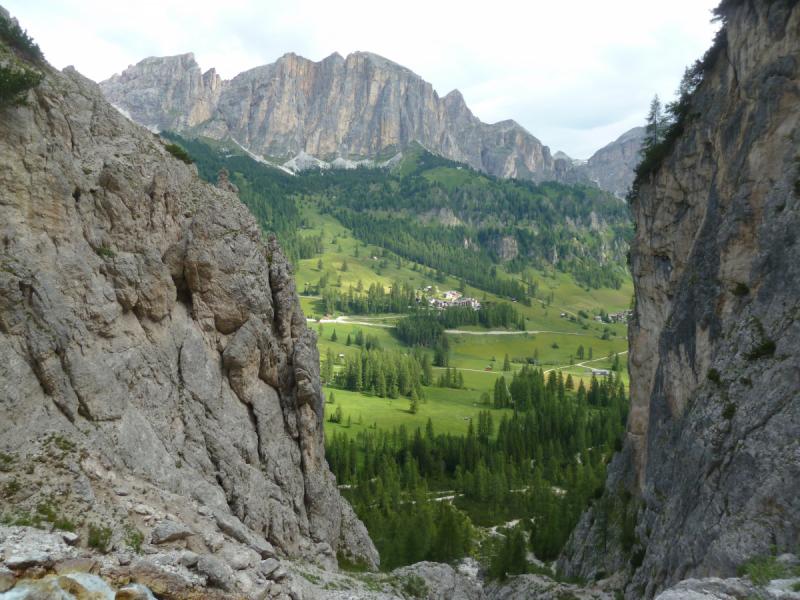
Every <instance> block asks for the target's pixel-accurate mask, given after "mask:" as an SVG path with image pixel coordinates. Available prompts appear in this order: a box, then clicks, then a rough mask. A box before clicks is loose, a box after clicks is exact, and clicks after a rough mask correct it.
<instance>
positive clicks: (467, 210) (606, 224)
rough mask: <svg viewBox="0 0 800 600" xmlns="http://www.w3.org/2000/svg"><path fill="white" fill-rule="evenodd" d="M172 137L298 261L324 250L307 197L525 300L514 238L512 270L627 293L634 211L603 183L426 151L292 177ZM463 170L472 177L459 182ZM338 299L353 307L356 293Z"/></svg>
mask: <svg viewBox="0 0 800 600" xmlns="http://www.w3.org/2000/svg"><path fill="white" fill-rule="evenodd" d="M161 135H162V136H164V137H165V138H166V139H168V140H170V141H172V142H175V143H179V144H180V145H181V146H183V147H184V148H185V149H186V150H187V151H188V153H189V155H190V156H191V157H192V158H193V159H194V160H195V164H196V166H197V168H198V173H199V174H200V177H201V178H202V179H204V180H205V181H208V182H210V183H215V182H216V179H217V177H218V175H219V172H220V171H221V170H222V168H223V167H225V168H226V169H227V170H228V172H229V178H230V180H231V182H233V183H234V184H235V185H236V186H237V187H238V188H239V196H240V198H241V200H242V202H244V204H245V205H246V206H247V207H248V208H249V209H250V211H251V212H252V213H253V215H254V216H255V217H256V219H257V220H258V222H259V224H260V225H261V227H262V229H263V230H264V232H265V233H268V232H274V233H275V234H276V235H277V236H278V239H279V241H280V242H281V244H282V246H283V248H284V252H285V253H286V255H287V257H288V258H289V260H290V261H291V262H292V263H293V264H295V265H296V264H297V262H298V261H299V260H300V259H301V258H312V257H313V256H314V255H315V254H316V253H321V252H322V251H323V240H322V237H321V236H318V235H305V236H304V235H302V234H301V233H299V232H300V231H301V230H302V228H303V225H304V219H303V217H302V216H301V214H300V210H299V208H298V203H299V202H309V201H313V202H316V203H317V204H318V205H319V210H320V212H321V213H322V214H330V215H331V216H333V217H335V218H336V219H337V220H338V221H339V222H340V223H341V224H342V225H343V226H344V227H346V228H347V229H349V230H350V231H351V233H352V235H353V237H356V238H358V239H359V240H361V241H362V242H363V243H364V244H365V245H366V244H373V245H375V246H379V247H381V248H382V249H383V251H384V252H390V253H392V254H393V255H395V256H397V257H400V258H402V259H404V260H407V261H412V262H413V263H415V264H419V265H423V266H424V267H426V268H428V269H430V270H433V271H435V272H436V273H437V275H442V274H448V275H451V276H453V277H456V278H458V279H459V280H462V281H464V282H465V284H466V283H469V284H470V285H472V286H473V287H476V288H479V289H481V290H485V291H487V292H490V293H493V294H496V295H497V296H500V297H503V298H507V299H515V300H517V301H519V302H524V303H529V302H530V301H531V300H530V299H531V297H532V296H534V294H535V290H533V289H532V288H531V286H530V285H527V284H525V283H524V282H520V281H519V280H518V279H513V278H509V277H504V276H502V275H501V274H500V273H499V271H498V269H497V268H496V267H497V265H498V264H500V263H501V262H503V261H502V260H501V258H500V256H499V255H498V245H499V244H500V242H501V241H502V240H504V239H513V240H514V243H515V244H516V249H517V250H516V254H515V255H514V256H513V257H512V259H511V261H510V262H509V263H508V270H509V271H510V272H520V271H521V270H522V269H523V268H524V266H525V265H531V266H534V267H536V268H542V269H545V268H553V267H555V268H557V269H559V270H560V271H562V272H564V273H569V274H571V275H572V277H573V278H574V279H575V281H576V282H577V283H578V284H579V285H581V286H584V287H585V288H587V289H592V288H600V287H610V288H614V289H619V287H620V286H621V285H622V281H623V276H624V274H625V273H626V265H625V250H626V249H627V247H628V245H629V243H630V240H631V238H632V235H633V227H632V219H631V215H630V211H629V209H628V207H627V205H625V204H624V203H622V202H620V201H619V200H617V199H616V198H614V197H613V195H611V194H609V193H607V192H603V191H601V190H598V189H594V188H586V187H581V186H565V185H561V184H558V183H555V182H546V183H542V184H536V183H534V182H531V181H522V180H505V179H499V178H495V177H492V176H489V175H486V174H482V173H477V172H475V171H471V170H468V169H467V170H466V171H465V170H464V167H463V166H461V165H459V164H457V163H453V162H452V161H448V160H446V159H444V158H441V157H437V156H434V155H432V154H430V153H427V152H425V151H422V152H420V153H419V154H418V155H414V156H411V157H409V159H408V160H409V161H411V162H410V164H411V166H412V167H413V168H412V169H411V170H410V171H408V172H405V173H403V174H400V173H396V172H395V173H387V172H386V171H384V170H382V169H369V168H365V167H359V168H358V169H351V170H348V169H333V170H319V171H305V172H303V173H300V174H298V175H296V176H292V175H289V174H288V173H285V172H283V171H281V170H279V169H276V168H273V167H269V166H267V165H263V164H260V163H258V162H256V161H254V160H252V159H251V158H250V157H248V156H245V155H242V154H236V153H234V154H226V153H225V151H227V150H228V149H227V148H222V147H221V146H220V144H221V143H220V142H214V143H215V144H217V146H218V147H214V146H212V145H211V143H210V142H211V141H210V140H208V141H205V140H202V139H192V138H188V137H183V136H181V135H179V134H177V133H174V132H168V131H165V132H162V134H161ZM223 150H224V151H223ZM459 167H461V170H458V169H459ZM453 174H456V175H457V176H458V177H460V178H461V179H458V180H452V176H453ZM443 210H445V211H450V213H451V214H452V215H454V218H455V221H454V224H448V225H444V224H442V223H440V221H439V219H438V218H437V217H436V215H437V214H439V213H440V212H441V211H443ZM599 221H602V223H601V224H598V222H599ZM603 229H605V231H606V233H602V231H601V230H603ZM609 243H610V244H611V245H610V246H609ZM609 251H612V252H613V253H614V254H613V256H608V254H609ZM320 287H323V286H322V285H320ZM318 291H319V290H318ZM333 301H334V302H340V305H341V306H344V303H345V302H349V298H348V299H347V300H346V301H345V300H341V299H339V300H337V299H335V298H334V299H333ZM365 306H366V307H367V310H370V308H369V306H370V304H367V305H364V304H358V305H357V306H356V307H351V308H350V310H354V311H358V312H357V313H355V314H361V313H360V311H362V310H364V308H365Z"/></svg>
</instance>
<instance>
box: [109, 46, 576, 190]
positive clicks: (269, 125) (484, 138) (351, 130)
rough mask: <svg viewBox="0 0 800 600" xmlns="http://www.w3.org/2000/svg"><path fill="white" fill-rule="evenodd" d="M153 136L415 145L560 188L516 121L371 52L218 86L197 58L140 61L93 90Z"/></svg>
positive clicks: (364, 147) (332, 150) (280, 145)
mask: <svg viewBox="0 0 800 600" xmlns="http://www.w3.org/2000/svg"><path fill="white" fill-rule="evenodd" d="M100 86H101V88H102V89H103V92H104V93H105V94H106V97H107V98H108V100H109V101H110V102H111V103H112V104H114V105H115V106H118V107H120V108H121V109H122V110H124V111H126V112H127V113H129V114H130V115H131V117H132V118H133V119H134V120H135V121H136V122H138V123H141V124H144V125H146V126H148V127H150V128H154V129H158V130H162V129H175V130H178V131H185V130H191V132H192V133H197V134H201V135H205V136H208V137H211V138H214V139H220V140H221V139H226V138H228V137H232V138H233V139H235V140H236V141H237V142H239V143H240V144H242V145H244V146H245V147H247V148H248V149H249V150H250V151H252V152H254V153H256V154H259V155H265V156H270V157H279V158H282V159H287V158H290V157H294V156H296V155H299V154H300V153H307V154H309V155H310V156H313V157H316V158H318V159H323V160H327V161H332V160H334V159H336V158H337V157H339V156H343V157H345V158H349V157H368V158H376V157H383V158H384V159H388V158H390V157H391V156H392V155H393V154H396V153H397V152H399V151H400V150H401V149H403V148H405V147H407V146H408V145H409V144H411V143H412V142H414V141H416V142H418V143H420V144H422V145H423V146H424V147H425V148H427V149H429V150H431V151H433V152H437V153H439V154H441V155H442V156H445V157H447V158H450V159H452V160H456V161H460V162H465V163H467V164H469V165H470V166H472V167H473V168H476V169H479V170H481V171H485V172H487V173H490V174H492V175H496V176H499V177H519V178H525V179H531V178H532V179H536V180H542V179H559V180H561V179H563V176H564V174H563V172H562V170H559V169H557V168H556V165H555V162H554V161H553V158H552V156H551V155H550V150H549V148H547V147H546V146H543V145H542V143H541V142H540V141H539V140H537V139H536V138H535V137H534V136H532V135H531V134H530V133H528V132H527V131H525V130H524V129H523V128H522V127H521V126H520V125H518V124H517V123H515V122H514V121H503V122H500V123H496V124H493V125H488V124H485V123H482V122H481V121H480V120H479V119H478V118H477V117H475V116H474V115H473V114H472V112H471V111H470V109H469V108H468V107H467V105H466V103H465V102H464V97H463V96H462V95H461V93H460V92H459V91H458V90H454V91H452V92H450V93H449V94H447V95H446V96H444V97H442V98H440V97H439V95H438V94H437V93H436V91H435V90H434V89H433V86H431V84H430V83H427V82H426V81H424V80H422V79H421V78H420V77H419V76H418V75H416V74H415V73H413V72H411V71H410V70H409V69H406V68H405V67H402V66H400V65H398V64H396V63H394V62H392V61H390V60H387V59H385V58H382V57H380V56H378V55H376V54H371V53H368V52H356V53H354V54H351V55H349V56H348V57H347V58H342V57H341V56H340V55H339V54H332V55H331V56H329V57H328V58H326V59H324V60H322V61H320V62H312V61H310V60H307V59H305V58H303V57H300V56H297V55H296V54H293V53H291V54H286V55H284V56H283V57H281V58H280V59H278V60H277V61H276V62H274V63H272V64H269V65H264V66H261V67H257V68H255V69H251V70H249V71H245V72H244V73H241V74H239V75H237V76H236V77H234V78H233V79H232V80H230V81H220V79H219V77H218V76H217V75H216V74H215V72H214V70H213V69H211V70H210V71H207V72H206V73H205V74H203V73H202V72H201V70H200V67H199V65H198V64H197V62H196V61H195V60H194V55H192V54H185V55H181V56H172V57H164V58H147V59H145V60H143V61H141V62H139V63H138V64H136V65H134V66H131V67H128V68H127V69H126V70H125V71H123V72H122V74H120V75H115V76H114V77H112V78H111V79H108V80H106V81H103V82H102V83H101V84H100Z"/></svg>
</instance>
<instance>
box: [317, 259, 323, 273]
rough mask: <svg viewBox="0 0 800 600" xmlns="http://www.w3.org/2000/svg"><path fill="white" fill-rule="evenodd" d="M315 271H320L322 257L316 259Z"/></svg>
mask: <svg viewBox="0 0 800 600" xmlns="http://www.w3.org/2000/svg"><path fill="white" fill-rule="evenodd" d="M317 271H322V259H321V258H320V259H319V260H318V261H317Z"/></svg>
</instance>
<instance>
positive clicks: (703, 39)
mask: <svg viewBox="0 0 800 600" xmlns="http://www.w3.org/2000/svg"><path fill="white" fill-rule="evenodd" d="M0 3H2V5H3V6H5V7H6V8H7V9H8V10H9V11H10V12H11V14H12V15H13V16H16V17H17V18H18V19H19V20H20V24H21V25H22V27H23V28H27V29H28V33H29V34H30V35H31V36H33V37H34V39H35V40H36V41H37V42H38V43H39V45H40V46H41V48H42V50H43V51H44V54H45V57H46V58H47V59H48V60H49V61H50V62H51V63H52V64H53V65H55V66H56V67H58V68H63V67H65V66H67V65H74V66H75V67H76V68H77V69H78V70H79V71H80V72H81V73H83V74H84V75H86V76H87V77H90V78H92V79H94V80H96V81H101V80H103V79H106V78H108V77H110V76H111V75H113V74H114V73H118V72H120V71H122V70H123V69H125V68H126V67H127V66H128V65H130V64H133V63H136V62H138V61H139V60H141V59H142V58H145V57H147V56H167V55H174V54H182V53H185V52H194V53H195V56H196V58H197V61H198V62H199V63H200V66H201V68H202V69H203V70H204V71H205V70H207V69H209V68H211V67H215V68H216V69H217V72H219V73H220V74H221V75H222V77H224V78H226V79H230V78H232V77H233V76H235V75H236V74H238V73H240V72H241V71H244V70H246V69H250V68H252V67H255V66H258V65H262V64H266V63H270V62H273V61H274V60H275V59H277V58H278V57H280V56H282V55H283V54H285V53H287V52H295V53H297V54H299V55H301V56H304V57H306V58H310V59H312V60H321V59H323V58H325V57H326V56H328V55H330V54H332V53H333V52H339V53H340V54H341V55H342V56H347V54H349V53H351V52H354V51H357V50H366V51H370V52H375V53H377V54H380V55H382V56H384V57H386V58H389V59H391V60H393V61H394V62H397V63H400V64H401V65H403V66H406V67H408V68H409V69H411V70H412V71H415V72H416V73H418V74H419V75H420V76H421V77H422V78H423V79H425V80H427V81H429V82H431V84H433V87H434V89H436V91H437V92H439V95H440V96H443V95H445V94H446V93H447V92H449V91H450V90H452V89H454V88H458V89H459V90H461V92H462V93H463V94H464V97H465V98H466V101H467V104H468V105H469V107H470V108H471V109H472V111H473V112H474V113H475V114H476V115H477V116H478V117H479V118H480V119H481V120H482V121H485V122H487V123H494V122H496V121H501V120H504V119H514V120H516V121H517V122H519V123H520V124H521V125H522V126H523V127H525V128H526V129H527V130H528V131H530V132H531V133H532V134H533V135H535V136H536V137H538V138H539V139H540V140H541V141H542V142H543V143H545V144H546V145H548V146H550V149H551V151H552V152H553V153H555V152H556V151H557V150H563V151H564V152H566V153H567V154H569V155H570V156H572V157H573V158H588V157H589V156H591V154H592V153H594V152H595V151H596V150H597V149H599V148H600V147H602V146H604V145H605V144H607V143H608V142H610V141H612V140H614V139H616V138H617V137H618V136H620V135H621V134H623V133H624V132H626V131H627V130H628V129H630V128H632V127H635V126H637V125H641V124H642V123H643V121H644V117H645V114H646V112H647V107H648V104H649V102H650V99H651V98H652V97H653V95H654V94H656V93H658V94H659V95H660V96H661V98H662V100H671V99H672V98H673V97H674V92H675V89H677V87H678V83H679V82H680V78H681V75H682V74H683V70H684V68H685V67H686V66H687V65H690V64H691V63H693V62H694V61H695V59H697V58H699V57H700V56H701V55H702V54H703V52H705V50H706V49H707V48H708V47H709V46H710V44H711V40H712V39H713V36H714V32H715V31H716V28H717V25H712V24H711V23H710V22H709V20H710V17H711V15H710V9H711V8H713V7H714V6H716V5H717V4H718V0H671V1H670V2H663V1H661V0H659V1H654V0H605V1H599V0H572V1H566V0H565V1H561V2H558V1H553V0H548V1H546V2H544V1H541V0H515V1H509V0H484V1H483V2H463V1H461V2H451V1H439V0H404V1H402V2H388V1H383V2H381V1H380V0H369V1H361V0H359V1H356V2H349V1H347V0H344V1H339V2H335V1H332V0H294V1H280V2H278V1H275V0H225V1H224V2H209V1H206V0H192V1H188V0H174V1H173V0H159V1H152V0H137V1H136V2H117V1H114V0H103V1H94V0H83V1H81V0H0Z"/></svg>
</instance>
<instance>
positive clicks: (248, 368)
mask: <svg viewBox="0 0 800 600" xmlns="http://www.w3.org/2000/svg"><path fill="white" fill-rule="evenodd" d="M148 64H150V67H149V68H151V69H153V70H157V68H156V67H157V66H158V65H156V64H155V63H154V62H152V61H151V63H148ZM181 65H183V63H181V64H180V65H173V66H174V67H175V69H174V71H175V76H176V77H178V75H179V74H181V73H183V75H180V77H184V76H185V77H184V79H181V80H182V81H185V83H186V88H185V89H184V90H183V92H182V95H180V97H178V96H179V95H178V94H177V91H175V90H173V92H172V93H173V96H172V100H171V101H172V102H175V103H178V104H180V105H181V106H192V107H194V108H191V109H189V113H188V114H189V115H190V117H191V119H200V120H203V119H204V118H205V113H203V114H200V113H198V112H197V111H199V110H200V109H199V108H198V107H197V105H196V104H193V98H196V97H198V96H200V95H202V94H204V93H206V91H207V90H208V89H211V90H212V91H213V90H214V89H217V88H215V87H214V86H217V85H218V83H215V82H216V81H217V80H216V79H215V78H214V77H212V76H209V75H208V74H206V75H207V77H204V78H193V75H192V73H191V72H189V71H187V70H186V69H184V70H183V71H181V69H182V68H183V66H181ZM162 66H163V65H162ZM184 66H185V65H184ZM36 68H38V69H40V70H42V71H43V72H44V74H45V79H44V81H43V82H42V83H41V84H40V85H39V86H37V87H36V88H34V89H33V90H31V91H30V92H29V93H28V106H23V107H15V108H2V109H0V180H2V182H3V185H2V186H0V262H1V263H2V266H1V268H0V332H2V335H0V453H1V454H2V455H3V457H4V459H3V460H5V461H6V462H7V463H8V464H11V465H12V468H11V470H10V471H9V472H7V473H0V476H1V477H2V483H3V485H4V486H5V485H6V484H10V482H12V481H13V486H12V488H9V489H14V491H15V493H14V494H13V495H8V496H7V497H6V498H5V499H4V505H5V506H4V512H6V513H7V514H10V515H13V514H17V513H19V514H22V513H23V512H26V511H33V512H35V506H36V504H37V502H40V501H41V499H40V497H39V491H38V489H37V482H39V483H38V485H40V486H41V485H43V484H44V485H45V489H44V490H43V491H42V493H46V494H47V497H48V498H50V499H51V500H52V503H53V507H54V508H53V510H57V511H58V512H59V517H60V518H63V519H67V520H69V519H72V520H73V521H75V522H77V521H79V520H80V522H82V523H86V525H85V527H88V526H89V524H91V525H92V526H97V527H98V528H108V529H109V535H110V536H111V538H110V539H111V542H110V543H113V544H115V545H119V546H120V547H124V545H125V541H126V540H128V543H130V544H133V545H134V546H136V545H137V544H139V545H140V544H142V543H144V545H145V546H147V545H148V544H149V543H150V540H151V538H152V542H153V543H159V544H161V545H168V544H179V545H182V547H188V548H190V549H191V550H192V551H193V552H195V553H196V554H199V555H205V554H209V555H210V554H213V553H215V552H216V551H217V550H215V548H217V549H219V548H222V547H223V545H224V544H223V542H224V543H236V544H239V545H240V546H242V547H244V548H249V549H250V550H252V551H253V552H255V553H257V554H258V555H260V556H261V557H262V558H265V557H268V556H274V555H275V554H278V555H281V556H289V557H308V558H309V560H318V561H322V562H325V564H327V565H328V566H329V567H333V568H335V563H336V561H335V556H336V552H337V551H341V552H344V553H345V554H346V555H350V556H352V557H354V558H361V559H363V561H364V562H365V563H366V564H368V565H370V566H373V567H374V566H376V565H377V562H378V555H377V552H375V548H374V546H373V545H372V542H371V541H370V540H369V537H368V536H367V534H366V530H365V529H364V528H363V525H361V524H360V523H357V519H355V516H354V515H353V514H352V509H350V510H349V512H348V510H347V509H349V507H345V504H346V503H343V500H342V499H341V497H340V496H339V493H338V490H337V488H336V485H335V480H334V477H333V475H332V474H331V472H330V471H329V469H328V466H327V463H326V461H325V457H324V431H323V428H322V417H323V414H322V413H323V407H324V396H323V393H322V390H321V387H320V383H319V357H318V351H317V349H316V334H315V333H314V332H312V331H311V330H309V329H307V328H306V325H305V317H304V315H303V313H302V310H301V309H300V305H299V303H298V299H297V294H296V286H295V282H294V280H293V278H292V275H291V266H290V264H289V263H288V261H287V260H286V258H285V257H284V255H283V253H282V251H281V249H280V246H279V244H278V242H277V241H276V240H275V239H274V237H273V238H271V239H270V240H269V241H268V242H266V243H265V242H264V240H263V237H262V232H261V230H260V229H259V227H258V225H257V224H256V221H255V219H254V218H253V217H252V215H251V214H250V213H249V212H248V210H247V209H246V208H245V207H244V205H243V204H242V203H241V202H240V201H239V199H238V197H237V196H236V189H235V187H234V186H232V185H231V184H230V182H229V181H228V180H227V177H226V176H225V174H223V175H221V177H220V181H219V185H218V186H217V187H215V186H211V185H209V184H207V183H205V182H203V181H202V180H201V179H200V178H199V177H198V176H197V171H196V168H195V167H194V166H191V165H186V164H184V163H183V162H181V161H179V160H177V159H176V158H174V157H172V156H171V155H170V154H169V153H167V152H166V151H165V149H164V142H163V141H162V140H161V139H160V138H159V137H158V136H154V135H153V133H151V132H150V131H148V130H146V129H145V128H143V127H141V126H139V125H135V124H134V123H132V122H131V121H130V120H129V119H127V118H125V117H124V116H123V115H122V114H120V112H119V111H118V110H117V109H115V108H114V107H112V106H111V105H110V104H109V103H108V102H107V101H106V99H105V97H104V96H103V94H102V92H101V90H100V88H99V87H98V86H97V85H96V84H94V83H93V82H91V81H89V80H88V79H86V78H84V77H83V76H81V75H80V74H79V73H77V72H76V71H75V70H74V69H72V68H67V69H65V70H64V71H63V72H59V71H56V70H54V69H52V68H51V67H49V66H47V65H38V66H36ZM187 73H188V75H187ZM171 81H172V80H171V79H170V82H171ZM204 90H205V91H204ZM143 93H144V92H143ZM187 118H188V117H187ZM191 119H189V121H191ZM191 122H194V121H191ZM56 456H57V457H58V459H57V460H56V459H55V458H54V457H56ZM9 461H10V463H9ZM4 464H5V463H4ZM343 514H344V515H345V516H346V521H347V529H346V531H345V532H343V530H342V518H343ZM165 519H169V520H170V521H165ZM121 521H124V522H125V523H127V525H125V526H123V525H121V524H120V522H121ZM171 521H174V523H173V524H171V525H166V524H164V523H169V522H171ZM158 523H161V525H157V524H158ZM154 527H155V529H153V528H154ZM137 531H138V534H136V532H137ZM78 533H79V535H80V536H82V539H83V540H84V543H85V539H86V538H85V536H86V534H87V531H86V530H85V529H84V530H82V531H79V532H78ZM138 536H141V537H138ZM131 540H132V541H131Z"/></svg>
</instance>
